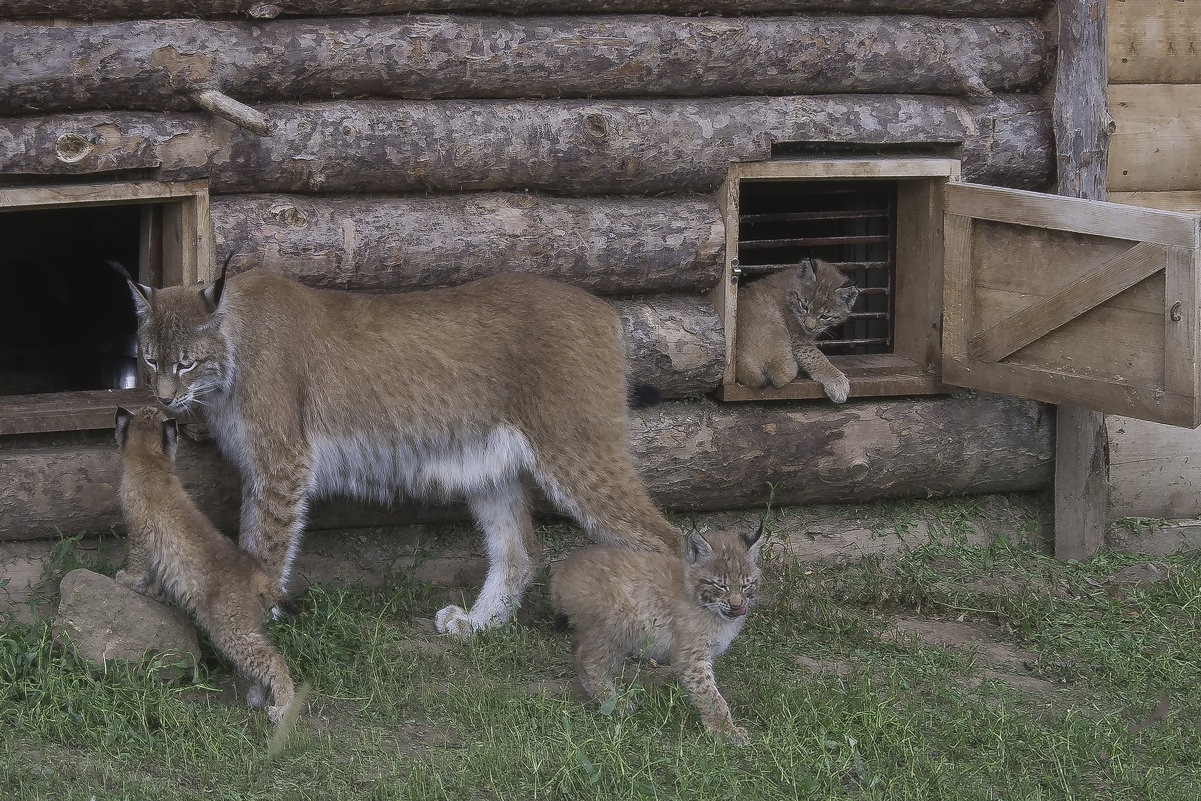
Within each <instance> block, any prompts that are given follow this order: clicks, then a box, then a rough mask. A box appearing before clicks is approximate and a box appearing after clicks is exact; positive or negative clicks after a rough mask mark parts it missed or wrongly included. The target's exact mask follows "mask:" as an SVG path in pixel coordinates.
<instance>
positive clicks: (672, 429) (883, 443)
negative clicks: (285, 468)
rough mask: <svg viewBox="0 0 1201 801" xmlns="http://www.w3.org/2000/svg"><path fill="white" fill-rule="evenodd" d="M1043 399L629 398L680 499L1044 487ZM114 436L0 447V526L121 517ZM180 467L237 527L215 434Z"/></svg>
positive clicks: (383, 517) (16, 528) (357, 519)
mask: <svg viewBox="0 0 1201 801" xmlns="http://www.w3.org/2000/svg"><path fill="white" fill-rule="evenodd" d="M1046 408H1047V407H1044V406H1042V405H1041V404H1038V403H1034V402H1031V401H1022V400H1017V399H1013V398H1006V397H1003V396H998V395H989V394H986V393H982V394H979V395H977V396H974V397H962V398H951V397H943V398H935V399H927V400H919V401H913V400H887V401H871V402H857V401H852V402H850V403H847V404H845V405H841V406H834V405H833V404H829V403H823V402H801V403H773V404H749V403H744V404H738V405H737V406H723V405H719V404H714V403H711V402H693V403H675V402H673V403H664V404H660V405H659V406H657V407H654V408H650V409H641V410H635V411H633V412H632V425H631V444H632V448H633V451H634V454H635V456H636V459H637V461H638V463H639V465H640V468H641V471H642V474H643V476H644V477H645V480H646V483H647V486H648V488H649V489H650V491H651V494H652V495H653V496H654V497H655V499H656V501H657V502H658V503H659V504H661V505H662V506H664V507H667V508H671V509H675V510H681V511H684V510H693V509H695V510H705V509H733V508H740V507H757V506H762V505H763V504H765V503H766V501H767V499H768V496H769V492H770V490H769V486H768V484H769V482H770V484H771V485H773V486H774V488H775V497H774V502H775V503H777V504H802V503H818V502H834V501H854V500H874V499H878V498H885V497H906V496H913V497H927V496H929V495H948V494H958V493H989V492H1023V491H1032V490H1040V489H1045V488H1047V487H1048V486H1049V485H1050V482H1051V472H1052V453H1053V443H1052V428H1053V426H1052V421H1051V420H1049V419H1048V415H1047V414H1046ZM118 467H119V466H118V458H117V453H116V448H115V447H114V446H113V444H112V442H111V440H110V438H109V437H107V436H101V435H99V434H97V435H94V436H92V437H91V438H90V439H84V438H80V439H77V440H74V441H72V442H70V443H65V444H59V445H50V444H40V443H39V442H38V441H36V440H25V441H16V442H13V443H11V445H10V447H6V448H5V449H4V450H3V451H0V540H20V539H39V538H53V537H56V536H57V535H58V532H59V531H62V532H64V533H67V534H72V533H76V532H79V531H85V530H86V531H105V530H108V529H110V528H112V527H116V528H118V529H120V527H121V521H120V513H119V508H118V505H117V496H116V491H115V486H116V485H117V482H118V481H119V472H118ZM180 472H181V476H182V478H183V481H184V484H185V486H187V488H188V490H189V492H191V493H192V494H193V495H194V497H196V499H197V502H198V504H199V505H200V506H201V508H202V509H203V510H204V511H205V513H206V514H208V515H209V516H210V517H212V518H213V520H214V522H216V523H217V525H219V526H220V527H222V528H223V529H225V530H227V531H232V530H233V529H234V528H236V525H237V523H236V520H237V509H238V503H239V500H238V498H239V492H238V482H237V478H236V475H235V474H236V471H233V470H231V469H230V468H229V467H228V465H226V464H225V463H224V462H223V461H222V460H221V458H220V456H219V453H218V451H217V448H216V447H215V446H214V445H213V444H211V443H202V444H195V443H191V442H185V444H184V445H183V446H181V455H180ZM462 513H463V512H462V510H461V509H452V510H450V511H447V510H446V509H440V508H434V509H430V508H428V507H419V506H400V507H397V508H395V509H393V510H385V509H381V508H379V507H371V506H365V505H359V504H349V503H347V502H345V501H335V502H332V503H331V502H325V503H320V504H318V505H317V507H316V509H315V512H314V515H313V519H312V527H313V528H320V527H326V526H339V527H340V526H351V525H376V524H379V523H381V522H383V521H391V522H415V521H420V520H430V519H445V518H446V517H447V516H448V515H455V514H458V515H461V514H462Z"/></svg>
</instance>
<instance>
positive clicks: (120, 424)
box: [114, 406, 133, 445]
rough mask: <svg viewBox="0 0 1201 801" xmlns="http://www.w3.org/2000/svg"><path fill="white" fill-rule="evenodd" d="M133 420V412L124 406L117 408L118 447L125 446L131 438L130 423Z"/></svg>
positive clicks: (116, 434) (116, 433)
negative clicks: (129, 437)
mask: <svg viewBox="0 0 1201 801" xmlns="http://www.w3.org/2000/svg"><path fill="white" fill-rule="evenodd" d="M132 419H133V412H131V411H129V409H126V408H125V407H124V406H118V407H117V419H116V429H117V430H116V432H115V434H114V435H115V436H116V438H117V444H118V445H124V444H125V440H126V438H127V437H128V436H129V421H130V420H132Z"/></svg>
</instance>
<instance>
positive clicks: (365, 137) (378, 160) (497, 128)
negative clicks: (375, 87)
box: [0, 94, 1053, 195]
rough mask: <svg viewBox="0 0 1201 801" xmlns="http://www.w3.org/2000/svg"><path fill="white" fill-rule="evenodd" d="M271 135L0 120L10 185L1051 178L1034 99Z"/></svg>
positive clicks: (674, 105) (750, 102)
mask: <svg viewBox="0 0 1201 801" xmlns="http://www.w3.org/2000/svg"><path fill="white" fill-rule="evenodd" d="M259 110H260V111H262V112H263V113H265V114H266V115H267V117H268V118H269V119H270V120H271V124H272V130H273V135H272V136H269V137H260V136H257V135H256V134H253V133H251V132H249V131H246V130H243V129H241V128H239V127H237V126H235V125H234V124H232V123H230V122H227V121H225V120H221V119H214V118H212V117H211V116H210V115H207V114H196V113H172V114H152V113H148V112H135V111H127V112H108V113H101V112H88V113H82V114H61V115H47V116H41V117H20V118H3V119H0V174H10V175H11V174H35V175H72V176H80V175H93V174H94V173H98V172H112V171H138V174H140V175H142V176H143V177H148V174H149V175H152V176H153V177H156V178H158V179H160V180H186V179H191V178H205V177H207V178H208V179H209V180H210V191H212V192H213V193H214V194H222V193H232V192H314V193H333V192H388V193H404V192H426V191H457V190H465V189H466V190H477V191H490V190H505V189H537V190H543V191H548V192H553V193H556V194H566V195H597V194H608V193H613V194H644V193H645V194H658V193H665V194H677V193H689V192H708V191H712V190H713V189H715V188H716V187H717V186H718V184H720V182H721V181H722V179H723V178H724V177H725V175H726V172H727V170H728V168H729V164H730V163H731V162H734V161H761V160H764V159H767V158H769V157H770V156H771V154H772V149H773V143H776V144H778V143H789V142H801V143H811V144H813V145H815V146H818V147H820V146H823V145H825V144H826V143H839V144H840V145H843V146H845V145H846V144H848V143H850V144H858V145H863V146H866V147H869V148H870V147H874V146H877V145H889V144H905V145H906V146H912V147H914V148H917V149H920V148H921V146H922V144H923V143H942V144H949V145H957V144H959V143H962V157H963V175H964V178H966V179H967V180H971V181H975V182H978V183H991V184H999V185H1002V186H1012V187H1027V188H1039V187H1042V186H1044V185H1045V183H1046V182H1047V180H1048V179H1049V177H1050V176H1051V175H1052V174H1053V158H1052V155H1053V145H1052V138H1051V128H1050V114H1049V110H1048V108H1047V105H1046V102H1045V101H1044V100H1042V99H1041V98H1039V97H1038V96H1036V95H1019V94H996V95H994V96H992V97H989V98H978V99H965V98H950V97H936V96H930V95H913V96H898V95H837V94H835V95H819V96H817V95H815V96H808V95H806V96H796V97H749V98H719V99H659V100H642V101H631V100H595V101H588V100H543V101H500V100H497V101H485V100H474V101H467V100H436V101H403V100H397V101H359V102H339V103H316V104H312V105H305V106H293V105H271V106H264V107H262V108H260V109H259Z"/></svg>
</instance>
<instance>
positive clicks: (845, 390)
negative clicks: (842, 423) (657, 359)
mask: <svg viewBox="0 0 1201 801" xmlns="http://www.w3.org/2000/svg"><path fill="white" fill-rule="evenodd" d="M846 280H847V279H846V276H845V275H844V274H843V272H842V271H841V270H839V269H838V268H837V267H835V266H834V265H833V264H830V263H828V262H824V261H820V260H818V259H805V260H803V261H802V262H801V263H800V264H799V265H797V267H796V269H795V270H780V271H779V272H777V273H773V274H772V275H770V276H768V277H767V278H763V279H761V280H759V281H755V282H753V283H748V284H747V285H746V287H744V288H743V289H741V290H739V292H738V338H737V340H736V342H737V346H736V348H735V350H736V355H737V362H736V364H735V372H734V377H735V378H736V379H737V380H738V383H740V384H745V385H746V386H748V387H755V388H759V387H765V386H767V385H768V384H771V385H772V386H774V387H782V386H784V385H785V384H787V383H788V382H789V381H792V380H793V379H794V378H796V376H797V370H798V367H799V368H800V369H803V370H804V371H805V372H806V373H807V374H808V375H809V377H810V378H812V379H813V380H815V381H817V382H818V383H820V384H821V385H822V389H824V390H825V391H826V395H827V397H829V398H830V400H832V401H834V402H835V403H842V402H843V401H845V400H846V399H847V395H848V394H849V393H850V391H851V382H850V381H848V380H847V377H846V375H844V374H843V372H842V371H841V370H839V369H838V368H837V367H835V366H834V365H833V364H831V363H830V360H829V359H828V358H826V355H825V354H824V353H822V352H821V351H820V350H818V348H817V345H816V344H814V340H816V339H817V337H819V336H821V335H822V333H824V332H825V330H826V329H827V328H829V327H830V326H834V325H838V324H839V323H842V322H844V321H845V320H846V319H847V318H848V317H850V315H851V308H852V307H853V306H854V305H855V300H856V298H858V297H859V290H858V289H857V288H856V287H854V286H844V284H846Z"/></svg>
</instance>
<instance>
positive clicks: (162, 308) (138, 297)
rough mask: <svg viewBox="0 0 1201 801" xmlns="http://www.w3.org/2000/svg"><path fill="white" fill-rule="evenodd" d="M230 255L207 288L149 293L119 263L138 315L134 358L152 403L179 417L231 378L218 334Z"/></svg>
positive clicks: (224, 346)
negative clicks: (153, 401) (140, 367)
mask: <svg viewBox="0 0 1201 801" xmlns="http://www.w3.org/2000/svg"><path fill="white" fill-rule="evenodd" d="M231 258H233V254H232V253H231V254H230V256H229V258H226V260H225V264H224V265H222V267H221V277H220V278H218V279H217V280H216V281H214V282H212V283H211V284H209V285H208V286H191V287H184V286H173V287H166V288H164V289H153V288H151V287H148V286H146V285H144V284H139V283H137V282H136V281H134V280H133V278H132V277H131V276H130V275H129V272H128V271H127V270H126V269H125V268H124V267H123V266H122V265H121V264H119V263H118V262H115V261H110V262H109V266H111V267H112V268H113V269H114V270H116V271H117V272H119V273H120V274H121V275H122V276H124V278H125V280H126V282H127V283H128V284H129V289H130V292H131V293H132V295H133V302H134V308H135V310H136V311H137V315H138V360H139V362H140V363H141V365H142V369H143V370H144V375H145V378H146V385H147V386H148V387H149V388H150V390H151V391H152V392H153V393H154V397H155V399H156V400H157V401H158V402H159V403H160V404H162V405H163V406H165V407H166V408H168V409H170V410H171V411H172V412H175V413H179V412H183V411H186V410H188V409H189V408H191V407H192V406H193V405H195V404H200V405H203V404H204V400H203V398H204V396H205V395H207V394H208V393H210V392H212V391H214V390H218V389H221V390H227V389H228V388H229V382H230V379H231V378H232V370H231V367H230V360H229V342H228V340H227V339H226V336H225V334H224V333H223V332H222V331H221V315H222V307H221V295H222V292H223V291H224V289H225V271H226V268H227V267H229V261H230V259H231Z"/></svg>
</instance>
